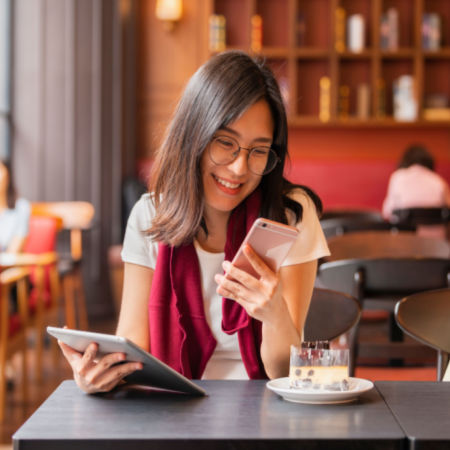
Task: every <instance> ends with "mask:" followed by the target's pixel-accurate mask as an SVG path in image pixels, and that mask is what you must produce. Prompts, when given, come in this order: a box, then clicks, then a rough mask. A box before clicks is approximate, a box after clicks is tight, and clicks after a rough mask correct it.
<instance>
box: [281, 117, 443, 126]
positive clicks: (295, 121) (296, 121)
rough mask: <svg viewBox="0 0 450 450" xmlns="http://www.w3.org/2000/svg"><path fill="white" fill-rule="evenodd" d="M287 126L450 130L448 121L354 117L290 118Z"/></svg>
mask: <svg viewBox="0 0 450 450" xmlns="http://www.w3.org/2000/svg"><path fill="white" fill-rule="evenodd" d="M289 126H291V127H296V128H316V127H318V128H327V127H328V128H399V129H400V128H450V121H448V120H439V121H437V120H423V119H420V120H415V121H413V122H401V121H398V120H394V119H393V118H383V119H367V120H361V119H357V118H355V117H348V118H345V119H330V120H329V121H327V122H323V121H321V120H320V119H319V118H318V117H314V116H290V117H289Z"/></svg>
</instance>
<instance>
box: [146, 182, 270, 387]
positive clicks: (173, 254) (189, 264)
mask: <svg viewBox="0 0 450 450" xmlns="http://www.w3.org/2000/svg"><path fill="white" fill-rule="evenodd" d="M260 204H261V198H260V192H259V191H255V192H254V193H253V194H251V195H250V196H249V197H248V198H247V200H246V201H245V202H243V203H241V205H239V206H238V207H237V208H236V209H235V210H234V211H233V213H232V214H231V216H230V220H229V223H228V229H227V241H226V244H225V259H226V260H228V261H231V260H232V258H233V256H234V255H235V253H236V252H237V250H238V248H239V246H240V244H241V242H242V241H243V240H244V237H245V235H246V233H247V231H248V230H249V229H250V227H251V225H252V224H253V222H254V221H255V220H256V218H257V217H258V214H259V209H260ZM200 280H201V278H200V266H199V262H198V257H197V252H196V251H195V248H194V245H193V244H187V245H183V246H179V247H170V246H168V245H165V244H159V247H158V259H157V261H156V268H155V272H154V275H153V281H152V288H151V292H150V299H149V326H150V349H151V353H152V354H153V355H154V356H156V357H157V358H159V359H160V360H162V361H164V362H165V363H166V364H168V365H169V366H171V367H172V368H173V369H175V370H176V371H178V372H180V373H181V374H183V375H184V376H186V377H188V378H192V379H200V378H201V376H202V374H203V371H204V369H205V367H206V364H207V362H208V361H209V358H210V357H211V355H212V353H213V351H214V349H215V347H216V340H215V339H214V336H213V335H212V333H211V330H210V328H209V326H208V323H207V321H206V315H205V310H204V306H203V296H202V287H201V281H200ZM261 326H262V324H261V322H260V321H258V320H255V319H253V318H252V317H250V316H249V315H248V314H247V312H246V311H245V309H244V308H242V306H240V305H239V303H237V302H235V301H234V300H230V299H225V298H224V299H223V300H222V329H223V331H224V332H225V333H227V334H233V333H236V332H237V333H238V340H239V347H240V351H241V355H242V360H243V362H244V365H245V368H246V370H247V373H248V375H249V377H250V378H251V379H260V378H267V375H266V373H265V371H264V366H263V364H262V360H261V355H260V347H261V340H262V334H261Z"/></svg>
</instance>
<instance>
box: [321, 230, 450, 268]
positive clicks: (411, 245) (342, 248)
mask: <svg viewBox="0 0 450 450" xmlns="http://www.w3.org/2000/svg"><path fill="white" fill-rule="evenodd" d="M328 247H329V249H330V253H331V255H330V256H327V257H325V258H324V259H323V260H324V261H338V260H342V259H353V258H391V257H392V258H411V257H421V258H449V257H450V242H448V241H446V240H444V239H436V238H431V237H424V236H418V235H417V234H416V233H414V232H409V231H399V232H396V233H392V232H389V231H361V232H355V233H349V234H344V235H342V236H335V237H332V238H330V239H328Z"/></svg>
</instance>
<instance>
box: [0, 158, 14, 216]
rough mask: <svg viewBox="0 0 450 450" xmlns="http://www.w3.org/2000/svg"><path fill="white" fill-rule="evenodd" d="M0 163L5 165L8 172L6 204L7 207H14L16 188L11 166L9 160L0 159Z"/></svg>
mask: <svg viewBox="0 0 450 450" xmlns="http://www.w3.org/2000/svg"><path fill="white" fill-rule="evenodd" d="M0 164H2V165H3V166H4V167H5V169H6V171H7V173H8V185H7V187H6V204H7V206H8V208H9V209H14V208H15V206H16V200H17V191H16V188H15V187H14V182H13V176H12V166H11V163H10V162H9V161H3V160H0Z"/></svg>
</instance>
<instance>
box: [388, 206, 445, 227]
mask: <svg viewBox="0 0 450 450" xmlns="http://www.w3.org/2000/svg"><path fill="white" fill-rule="evenodd" d="M391 222H393V223H396V224H408V225H413V226H418V225H439V224H445V223H449V222H450V208H448V207H442V208H438V207H436V208H403V209H394V211H392V219H391Z"/></svg>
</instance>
